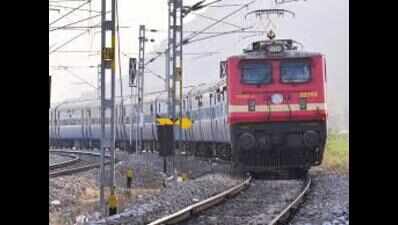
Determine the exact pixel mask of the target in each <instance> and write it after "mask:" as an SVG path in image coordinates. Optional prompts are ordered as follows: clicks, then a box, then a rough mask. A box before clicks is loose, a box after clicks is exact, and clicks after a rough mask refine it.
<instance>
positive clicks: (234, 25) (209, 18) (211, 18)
mask: <svg viewBox="0 0 398 225" xmlns="http://www.w3.org/2000/svg"><path fill="white" fill-rule="evenodd" d="M192 14H193V15H196V16H199V17H202V18H205V19H208V20H212V21H218V19H217V18H213V17H210V16H205V15H202V14H199V13H192ZM222 23H223V24H227V25H230V26H233V27H236V28H243V27H242V26H238V25H236V24H233V23H229V22H226V21H222Z"/></svg>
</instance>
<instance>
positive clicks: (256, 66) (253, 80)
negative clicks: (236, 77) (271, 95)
mask: <svg viewBox="0 0 398 225" xmlns="http://www.w3.org/2000/svg"><path fill="white" fill-rule="evenodd" d="M271 81H272V68H271V64H264V63H246V64H243V65H242V77H241V83H243V84H269V83H271Z"/></svg>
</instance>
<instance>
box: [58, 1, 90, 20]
mask: <svg viewBox="0 0 398 225" xmlns="http://www.w3.org/2000/svg"><path fill="white" fill-rule="evenodd" d="M90 2H91V0H87V2H84V3H83V4H81V5H79V6H78V7H76V8H73V9H72V10H70V11H69V12H67V13H65V14H64V15H62V16H60V17H58V18H57V19H56V20H54V21H53V22H51V23H50V26H51V25H53V24H54V23H56V22H58V21H60V20H61V19H63V18H65V17H66V16H68V15H70V14H72V13H73V12H74V11H76V10H78V9H80V8H81V7H83V6H85V5H87V4H88V3H90Z"/></svg>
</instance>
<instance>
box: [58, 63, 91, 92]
mask: <svg viewBox="0 0 398 225" xmlns="http://www.w3.org/2000/svg"><path fill="white" fill-rule="evenodd" d="M64 70H65V71H67V72H69V74H71V75H72V76H74V77H75V78H77V79H79V80H80V81H82V82H83V83H85V84H87V85H89V86H90V87H92V88H94V89H95V90H97V87H96V86H94V85H93V84H91V83H90V82H88V81H87V80H85V79H83V78H81V77H80V76H78V75H77V74H75V73H73V72H72V71H70V70H69V69H68V68H64Z"/></svg>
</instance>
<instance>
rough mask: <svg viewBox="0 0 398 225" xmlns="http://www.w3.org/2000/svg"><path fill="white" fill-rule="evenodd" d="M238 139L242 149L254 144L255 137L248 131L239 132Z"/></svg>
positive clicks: (252, 146)
mask: <svg viewBox="0 0 398 225" xmlns="http://www.w3.org/2000/svg"><path fill="white" fill-rule="evenodd" d="M238 141H239V145H240V147H241V148H242V149H243V150H250V149H252V148H254V147H255V146H256V138H255V137H254V135H252V134H250V133H248V132H245V133H243V134H241V135H240V136H239V139H238Z"/></svg>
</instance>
